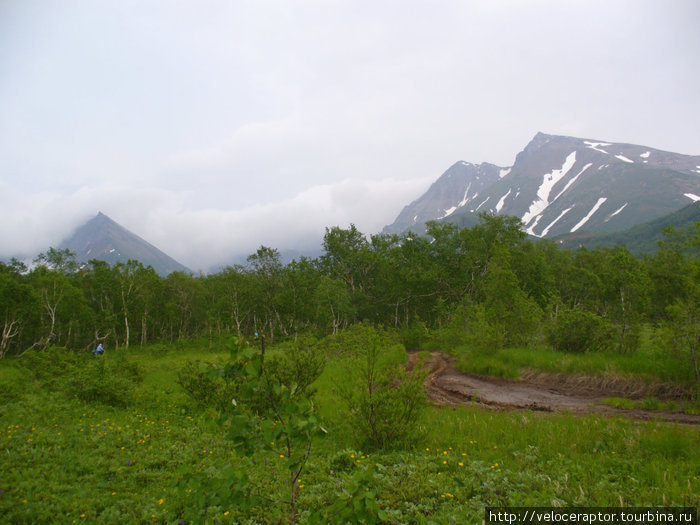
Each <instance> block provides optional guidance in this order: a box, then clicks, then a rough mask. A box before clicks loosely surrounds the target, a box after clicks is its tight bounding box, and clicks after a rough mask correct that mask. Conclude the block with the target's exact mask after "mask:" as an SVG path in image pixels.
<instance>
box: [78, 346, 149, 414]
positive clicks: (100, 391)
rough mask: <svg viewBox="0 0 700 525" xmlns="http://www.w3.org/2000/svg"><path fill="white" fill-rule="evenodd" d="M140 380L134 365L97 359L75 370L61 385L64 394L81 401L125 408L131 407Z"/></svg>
mask: <svg viewBox="0 0 700 525" xmlns="http://www.w3.org/2000/svg"><path fill="white" fill-rule="evenodd" d="M140 379H141V372H140V370H139V369H138V367H137V366H136V363H133V362H132V363H129V364H126V362H124V361H122V362H119V361H114V360H108V359H105V358H103V357H99V358H93V359H92V360H91V361H88V362H87V363H85V364H83V365H82V366H79V367H76V369H75V372H74V374H73V375H72V376H71V377H70V378H68V379H67V380H66V382H65V391H66V392H67V393H68V394H70V395H73V396H75V397H76V398H78V399H80V400H81V401H87V402H99V403H103V404H106V405H112V406H119V407H126V406H128V405H129V404H131V402H132V400H133V394H134V390H135V387H136V385H137V384H138V382H139V381H140Z"/></svg>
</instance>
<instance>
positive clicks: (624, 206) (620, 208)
mask: <svg viewBox="0 0 700 525" xmlns="http://www.w3.org/2000/svg"><path fill="white" fill-rule="evenodd" d="M627 204H628V203H627V202H626V203H624V204H623V205H622V206H620V207H619V208H618V209H617V210H615V211H614V212H612V213H611V214H610V217H608V219H612V218H613V217H614V216H615V215H617V214H618V213H620V212H621V211H622V210H624V209H625V208H626V207H627Z"/></svg>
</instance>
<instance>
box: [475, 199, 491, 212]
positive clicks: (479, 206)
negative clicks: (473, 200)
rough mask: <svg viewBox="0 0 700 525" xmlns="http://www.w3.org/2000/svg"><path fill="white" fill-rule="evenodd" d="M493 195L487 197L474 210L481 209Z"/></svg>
mask: <svg viewBox="0 0 700 525" xmlns="http://www.w3.org/2000/svg"><path fill="white" fill-rule="evenodd" d="M490 198H491V197H486V200H484V202H482V203H481V204H479V205H478V206H477V207H476V209H475V210H474V211H479V208H481V207H482V206H483V205H484V204H486V201H487V200H489V199H490Z"/></svg>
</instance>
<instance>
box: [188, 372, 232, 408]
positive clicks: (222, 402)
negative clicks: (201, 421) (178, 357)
mask: <svg viewBox="0 0 700 525" xmlns="http://www.w3.org/2000/svg"><path fill="white" fill-rule="evenodd" d="M221 369H222V367H221V366H217V365H215V364H213V363H207V362H202V361H198V360H194V361H187V362H186V363H185V364H184V365H183V367H182V368H181V369H180V370H179V371H178V372H177V384H179V385H180V386H181V387H182V388H183V390H184V391H185V392H186V393H187V395H189V396H190V397H191V398H192V399H193V400H194V401H196V402H197V403H198V404H199V405H200V406H202V407H207V408H210V407H211V408H214V409H216V410H227V409H229V408H230V407H231V400H232V399H234V398H235V397H236V396H237V395H238V390H239V382H238V381H236V380H235V378H233V377H231V376H228V375H216V372H217V371H219V370H221Z"/></svg>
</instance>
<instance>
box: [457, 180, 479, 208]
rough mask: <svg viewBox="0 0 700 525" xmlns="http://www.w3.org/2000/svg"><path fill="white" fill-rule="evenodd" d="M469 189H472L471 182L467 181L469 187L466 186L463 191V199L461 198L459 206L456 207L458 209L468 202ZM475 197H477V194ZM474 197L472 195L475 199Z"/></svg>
mask: <svg viewBox="0 0 700 525" xmlns="http://www.w3.org/2000/svg"><path fill="white" fill-rule="evenodd" d="M471 187H472V182H471V181H469V185H468V186H467V189H466V190H465V191H464V197H463V198H462V200H461V201H459V204H458V205H457V207H458V208H461V207H462V206H464V205H465V204H466V203H467V202H469V190H470V189H471ZM476 195H478V193H477V194H476ZM476 195H474V197H476Z"/></svg>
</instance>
